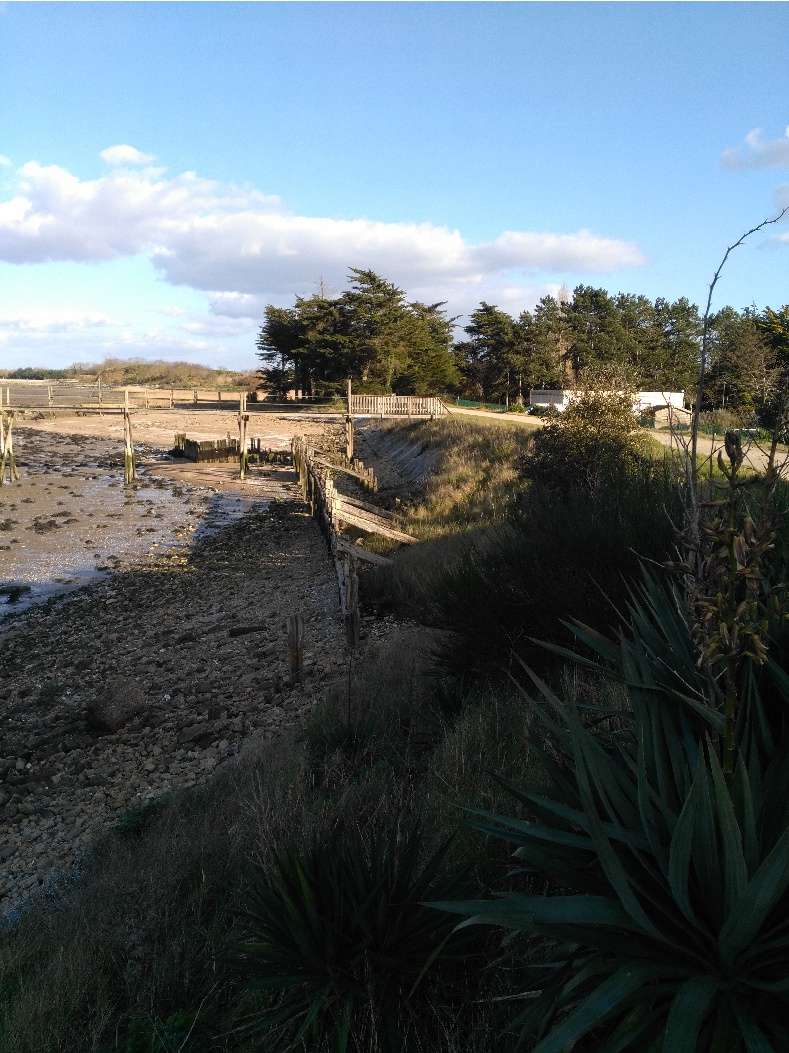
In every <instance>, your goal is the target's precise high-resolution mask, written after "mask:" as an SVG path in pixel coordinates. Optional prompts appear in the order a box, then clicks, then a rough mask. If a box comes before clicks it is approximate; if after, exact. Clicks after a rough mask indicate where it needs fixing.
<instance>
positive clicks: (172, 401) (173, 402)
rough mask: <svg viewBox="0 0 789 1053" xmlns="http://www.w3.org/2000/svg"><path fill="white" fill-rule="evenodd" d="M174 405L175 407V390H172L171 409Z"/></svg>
mask: <svg viewBox="0 0 789 1053" xmlns="http://www.w3.org/2000/svg"><path fill="white" fill-rule="evenodd" d="M174 405H175V391H174V390H173V388H170V409H172V408H173V406H174Z"/></svg>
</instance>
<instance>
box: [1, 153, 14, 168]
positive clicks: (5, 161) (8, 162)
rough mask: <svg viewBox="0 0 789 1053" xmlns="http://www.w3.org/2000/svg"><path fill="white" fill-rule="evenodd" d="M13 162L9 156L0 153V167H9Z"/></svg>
mask: <svg viewBox="0 0 789 1053" xmlns="http://www.w3.org/2000/svg"><path fill="white" fill-rule="evenodd" d="M13 164H14V162H13V161H12V160H11V158H10V157H7V156H6V155H5V154H0V168H11V167H13Z"/></svg>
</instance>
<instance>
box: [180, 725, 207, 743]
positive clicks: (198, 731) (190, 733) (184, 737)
mask: <svg viewBox="0 0 789 1053" xmlns="http://www.w3.org/2000/svg"><path fill="white" fill-rule="evenodd" d="M213 737H214V731H213V728H212V727H210V726H206V725H205V724H192V726H191V727H188V728H184V729H183V731H182V732H181V733H180V735H179V736H178V741H179V742H181V743H187V742H200V741H201V740H202V741H205V742H210V740H211V739H212V738H213Z"/></svg>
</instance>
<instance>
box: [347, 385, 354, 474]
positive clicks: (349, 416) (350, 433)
mask: <svg viewBox="0 0 789 1053" xmlns="http://www.w3.org/2000/svg"><path fill="white" fill-rule="evenodd" d="M345 457H346V459H347V461H348V464H351V463H352V461H353V416H352V414H351V378H350V377H348V412H347V414H346V416H345Z"/></svg>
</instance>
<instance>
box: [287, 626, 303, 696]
mask: <svg viewBox="0 0 789 1053" xmlns="http://www.w3.org/2000/svg"><path fill="white" fill-rule="evenodd" d="M288 661H289V664H290V682H291V684H293V685H296V684H300V683H301V681H302V677H303V676H304V618H303V617H302V616H301V615H300V614H291V615H290V617H289V618H288Z"/></svg>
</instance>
